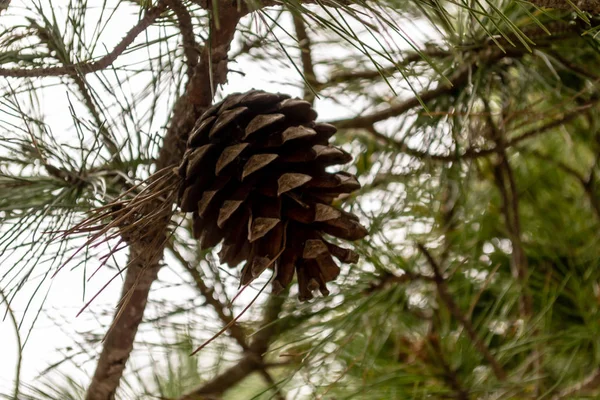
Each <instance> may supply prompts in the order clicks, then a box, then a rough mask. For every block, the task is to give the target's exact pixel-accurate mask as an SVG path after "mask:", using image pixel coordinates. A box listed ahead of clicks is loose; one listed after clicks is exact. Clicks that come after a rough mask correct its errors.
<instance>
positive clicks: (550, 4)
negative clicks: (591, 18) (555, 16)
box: [528, 0, 600, 14]
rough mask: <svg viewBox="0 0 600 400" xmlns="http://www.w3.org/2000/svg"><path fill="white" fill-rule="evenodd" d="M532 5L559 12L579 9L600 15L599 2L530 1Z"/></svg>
mask: <svg viewBox="0 0 600 400" xmlns="http://www.w3.org/2000/svg"><path fill="white" fill-rule="evenodd" d="M528 1H529V2H530V3H532V4H535V5H536V6H538V7H543V8H556V9H559V10H571V11H573V10H574V7H577V8H578V9H579V10H581V11H587V12H589V13H592V14H600V1H599V0H572V1H567V0H528Z"/></svg>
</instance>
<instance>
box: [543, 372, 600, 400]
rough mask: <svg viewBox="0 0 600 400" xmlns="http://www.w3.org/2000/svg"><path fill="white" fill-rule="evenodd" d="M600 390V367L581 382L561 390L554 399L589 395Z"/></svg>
mask: <svg viewBox="0 0 600 400" xmlns="http://www.w3.org/2000/svg"><path fill="white" fill-rule="evenodd" d="M599 390H600V368H598V369H596V370H595V371H594V372H592V373H591V374H590V375H588V376H586V377H585V378H584V379H583V380H581V381H580V382H577V383H576V384H574V385H572V386H570V387H568V388H566V389H564V390H561V391H560V393H558V394H557V395H556V396H554V397H552V400H563V399H572V398H573V396H578V395H581V396H587V395H591V394H594V393H595V392H598V391H599Z"/></svg>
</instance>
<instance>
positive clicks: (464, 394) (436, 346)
mask: <svg viewBox="0 0 600 400" xmlns="http://www.w3.org/2000/svg"><path fill="white" fill-rule="evenodd" d="M427 341H428V342H429V345H430V346H431V348H432V349H433V352H434V354H435V356H436V357H437V359H438V361H439V363H440V364H441V366H442V369H443V370H444V377H445V378H446V382H447V384H448V386H450V388H452V390H454V391H455V392H456V399H457V400H469V398H470V397H469V392H468V391H467V390H465V389H464V388H463V385H462V384H461V383H460V380H459V378H458V374H457V373H456V371H455V370H453V369H452V367H451V366H450V364H449V363H448V360H446V356H445V355H444V352H443V351H442V348H441V346H440V342H439V340H438V336H437V335H433V334H430V335H428V336H427Z"/></svg>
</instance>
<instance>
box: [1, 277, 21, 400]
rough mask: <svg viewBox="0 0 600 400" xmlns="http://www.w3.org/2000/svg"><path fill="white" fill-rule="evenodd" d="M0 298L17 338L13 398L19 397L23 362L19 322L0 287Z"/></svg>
mask: <svg viewBox="0 0 600 400" xmlns="http://www.w3.org/2000/svg"><path fill="white" fill-rule="evenodd" d="M0 300H2V302H3V303H5V304H6V312H7V313H8V316H9V317H10V322H11V323H12V326H13V328H14V329H15V336H16V338H17V346H18V349H17V366H16V368H15V369H16V370H15V389H14V391H13V399H18V398H19V388H20V386H21V363H22V362H23V345H22V343H21V333H20V332H19V324H18V323H17V318H16V317H15V313H14V312H13V310H12V308H11V307H10V303H9V302H8V299H7V298H6V296H5V295H4V292H3V291H2V289H1V288H0Z"/></svg>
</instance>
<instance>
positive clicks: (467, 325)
mask: <svg viewBox="0 0 600 400" xmlns="http://www.w3.org/2000/svg"><path fill="white" fill-rule="evenodd" d="M417 247H418V248H419V250H420V251H421V253H423V255H424V256H425V258H426V259H427V262H428V263H429V266H430V267H431V269H432V270H433V274H434V277H435V284H436V287H437V290H438V294H439V296H440V299H441V300H442V301H443V302H444V304H445V305H446V307H447V308H448V310H449V311H450V313H451V314H452V315H453V316H454V318H456V319H457V320H458V321H459V322H460V324H461V325H462V326H463V328H464V329H465V331H466V332H467V335H468V336H469V338H470V339H471V342H472V343H473V345H474V346H475V348H476V349H477V350H478V351H479V352H480V353H481V355H483V357H484V358H485V359H486V361H487V362H488V363H489V364H490V366H491V367H492V371H494V375H496V378H497V379H498V380H499V381H504V380H506V372H504V369H502V367H501V366H500V363H499V362H498V361H497V360H496V358H495V357H494V356H493V355H492V353H491V352H490V350H489V349H488V347H487V346H486V345H485V343H483V341H482V340H481V339H480V338H479V336H478V335H477V332H475V328H473V325H472V324H471V321H470V320H468V319H467V318H466V317H465V315H464V314H463V313H462V311H461V310H460V307H459V306H458V305H457V304H456V303H455V302H454V299H453V298H452V296H451V295H450V293H449V292H448V286H447V285H446V280H445V279H444V276H443V275H442V271H441V269H440V267H439V265H438V263H437V261H435V259H434V258H433V256H432V255H431V254H430V253H429V251H428V250H427V249H426V248H425V246H423V245H422V244H420V243H418V244H417Z"/></svg>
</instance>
